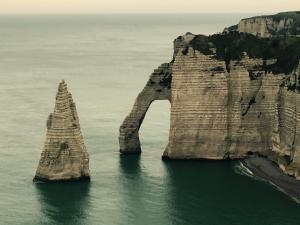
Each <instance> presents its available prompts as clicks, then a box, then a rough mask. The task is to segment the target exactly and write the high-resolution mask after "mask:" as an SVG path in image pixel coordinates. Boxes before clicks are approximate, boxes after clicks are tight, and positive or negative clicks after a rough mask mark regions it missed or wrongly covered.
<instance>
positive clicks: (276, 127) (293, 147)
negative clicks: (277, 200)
mask: <svg viewBox="0 0 300 225" xmlns="http://www.w3.org/2000/svg"><path fill="white" fill-rule="evenodd" d="M299 21H300V13H299V12H289V13H281V14H277V15H274V16H261V17H254V18H249V19H244V20H242V21H241V22H240V23H239V24H238V25H237V26H232V27H230V28H226V29H224V31H223V32H222V33H218V34H213V35H210V36H205V35H194V34H191V33H186V34H185V35H183V36H180V37H178V38H176V39H175V41H174V54H173V59H172V60H171V61H170V62H169V63H164V64H162V65H161V66H159V67H158V68H157V69H156V70H155V71H154V73H153V74H152V75H151V76H150V78H149V81H148V82H147V84H146V86H145V87H144V89H143V90H142V91H141V93H140V94H139V96H138V97H137V99H136V101H135V104H134V107H133V109H132V111H131V113H130V114H129V116H127V117H126V119H125V120H124V122H123V124H122V125H121V127H120V136H119V142H120V151H121V153H128V154H136V153H140V152H141V146H140V141H139V135H138V131H139V128H140V125H141V124H142V122H143V119H144V117H145V115H146V112H147V110H148V108H149V106H150V104H151V103H152V102H153V101H155V100H168V101H170V103H171V124H170V132H169V143H168V145H167V147H166V149H165V151H164V153H163V158H168V159H212V160H224V159H243V158H247V157H249V156H261V157H265V158H267V159H268V160H271V161H272V162H274V163H275V164H276V165H277V166H278V167H279V168H280V170H281V171H283V172H284V173H285V174H287V175H288V176H293V177H295V178H296V179H298V180H299V179H300V108H299V107H300V93H299V91H300V83H299V79H300V78H299V76H300V65H299V60H300V37H298V35H299V33H300V24H299ZM248 24H251V25H248ZM262 27H263V28H262ZM297 187H298V188H299V187H300V186H297Z"/></svg>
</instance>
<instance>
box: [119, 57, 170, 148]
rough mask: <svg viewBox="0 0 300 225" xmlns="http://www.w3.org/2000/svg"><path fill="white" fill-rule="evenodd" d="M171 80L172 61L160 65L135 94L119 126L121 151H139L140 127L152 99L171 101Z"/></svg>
mask: <svg viewBox="0 0 300 225" xmlns="http://www.w3.org/2000/svg"><path fill="white" fill-rule="evenodd" d="M171 82H172V63H164V64H162V65H160V66H159V67H158V68H157V69H155V70H154V72H153V73H152V74H151V76H150V78H149V80H148V82H147V84H146V86H145V87H144V89H143V90H142V91H141V92H140V93H139V95H138V96H137V98H136V100H135V103H134V105H133V108H132V110H131V112H130V114H129V115H128V116H127V117H126V118H125V120H124V121H123V123H122V125H121V127H120V130H119V131H120V134H119V144H120V152H121V153H124V154H140V153H141V143H140V138H139V130H140V127H141V125H142V123H143V121H144V118H145V116H146V113H147V111H148V109H149V107H150V105H151V103H152V102H153V101H155V100H168V101H169V102H170V101H171Z"/></svg>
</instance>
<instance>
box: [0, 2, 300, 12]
mask: <svg viewBox="0 0 300 225" xmlns="http://www.w3.org/2000/svg"><path fill="white" fill-rule="evenodd" d="M296 10H300V0H0V13H1V14H11V13H12V14H18V13H21V14H26V13H29V14H31V13H36V14H44V13H45V14H49V13H213V12H215V13H231V12H233V13H245V12H251V13H252V12H253V13H256V12H257V13H260V12H264V13H275V12H282V11H296Z"/></svg>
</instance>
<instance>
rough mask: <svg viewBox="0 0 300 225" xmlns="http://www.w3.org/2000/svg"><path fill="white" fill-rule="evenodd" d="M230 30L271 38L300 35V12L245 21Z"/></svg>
mask: <svg viewBox="0 0 300 225" xmlns="http://www.w3.org/2000/svg"><path fill="white" fill-rule="evenodd" d="M226 30H227V29H226ZM229 30H237V31H239V32H244V33H250V34H253V35H255V36H259V37H271V36H274V35H283V34H285V35H286V34H288V35H299V34H300V12H286V13H279V14H276V15H270V16H258V17H252V18H247V19H243V20H241V21H240V22H239V23H238V25H237V26H233V27H231V29H230V28H229Z"/></svg>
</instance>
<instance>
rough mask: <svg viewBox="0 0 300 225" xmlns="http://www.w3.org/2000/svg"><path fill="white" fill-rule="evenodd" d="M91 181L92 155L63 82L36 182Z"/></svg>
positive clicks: (50, 123)
mask: <svg viewBox="0 0 300 225" xmlns="http://www.w3.org/2000/svg"><path fill="white" fill-rule="evenodd" d="M88 179H90V171H89V154H88V152H87V150H86V147H85V145H84V141H83V137H82V134H81V131H80V125H79V118H78V115H77V111H76V106H75V103H74V102H73V99H72V95H71V93H69V92H68V89H67V84H66V83H65V82H64V81H62V82H61V83H60V84H59V87H58V92H57V94H56V102H55V107H54V112H53V113H51V114H50V115H49V118H48V121H47V135H46V141H45V144H44V149H43V151H42V154H41V158H40V161H39V165H38V168H37V171H36V175H35V177H34V181H39V180H41V181H73V180H88Z"/></svg>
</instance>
